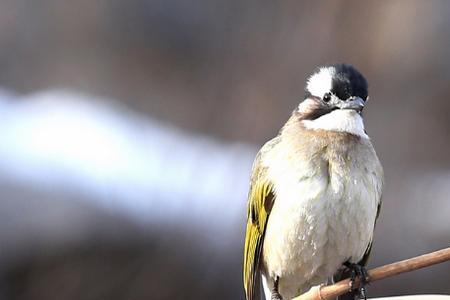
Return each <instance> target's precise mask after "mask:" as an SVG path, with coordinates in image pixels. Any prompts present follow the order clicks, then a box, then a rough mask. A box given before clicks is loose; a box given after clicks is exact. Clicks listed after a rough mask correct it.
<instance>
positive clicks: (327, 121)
mask: <svg viewBox="0 0 450 300" xmlns="http://www.w3.org/2000/svg"><path fill="white" fill-rule="evenodd" d="M302 123H303V125H304V126H305V127H306V128H308V129H322V130H331V131H342V132H348V133H351V134H355V135H358V136H360V137H363V138H367V139H368V138H369V136H368V135H367V134H366V133H365V131H364V122H363V119H362V117H361V115H360V114H358V113H357V112H356V111H354V110H351V109H338V110H334V111H332V112H330V113H328V114H325V115H323V116H321V117H320V118H317V119H315V120H303V121H302Z"/></svg>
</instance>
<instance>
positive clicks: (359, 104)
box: [337, 97, 364, 113]
mask: <svg viewBox="0 0 450 300" xmlns="http://www.w3.org/2000/svg"><path fill="white" fill-rule="evenodd" d="M337 106H338V107H339V108H340V109H353V110H355V111H356V112H358V113H360V112H361V111H362V110H363V108H364V100H363V99H362V98H360V97H352V98H350V99H348V100H347V101H340V102H339V104H338V105H337Z"/></svg>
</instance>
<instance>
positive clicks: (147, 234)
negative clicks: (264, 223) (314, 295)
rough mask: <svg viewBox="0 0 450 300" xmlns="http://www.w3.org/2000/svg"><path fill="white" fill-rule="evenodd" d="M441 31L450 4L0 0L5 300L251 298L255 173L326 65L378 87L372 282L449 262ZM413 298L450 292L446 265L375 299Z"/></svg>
mask: <svg viewBox="0 0 450 300" xmlns="http://www.w3.org/2000/svg"><path fill="white" fill-rule="evenodd" d="M449 15H450V2H448V1H445V0H442V1H437V0H434V1H408V0H404V1H329V2H319V1H283V2H282V3H281V2H279V3H275V2H270V1H245V2H242V1H235V0H232V1H197V2H195V3H193V2H190V1H182V0H174V1H137V0H130V1H118V0H109V1H107V0H99V1H88V0H80V1H56V0H41V1H26V0H15V1H13V0H11V1H9V0H2V1H1V2H0V87H1V88H2V90H3V92H2V93H3V94H4V96H3V98H2V97H0V99H4V100H2V101H0V104H1V105H0V108H1V110H0V112H1V113H0V116H1V120H2V121H1V124H3V125H2V126H3V129H1V130H0V162H1V171H0V197H1V198H0V200H1V201H0V202H1V206H0V227H1V229H0V299H110V300H111V299H169V298H171V299H174V298H183V299H208V298H209V299H243V292H242V287H241V266H240V263H241V250H242V239H243V234H244V233H243V231H244V223H245V201H246V195H245V194H246V189H247V181H248V176H249V172H250V165H251V160H252V158H253V157H254V155H255V153H256V151H257V148H258V147H259V146H260V145H261V144H262V143H264V142H265V141H266V140H268V139H270V138H271V137H273V136H274V135H275V134H276V133H277V131H278V129H279V128H280V127H281V126H282V124H283V123H284V122H285V120H286V119H287V118H288V116H289V114H290V112H291V111H292V109H293V108H294V107H295V106H296V105H297V104H298V102H299V101H301V100H302V98H303V88H304V82H305V79H306V77H307V75H308V74H309V73H311V72H312V70H314V68H315V67H317V66H319V65H323V64H327V63H335V62H346V63H351V64H353V65H355V66H356V67H357V68H358V69H360V70H361V71H362V73H364V74H365V75H366V77H367V79H368V81H369V89H370V90H369V94H370V102H369V104H368V107H367V109H366V111H365V123H366V128H367V131H368V132H369V134H370V136H371V138H372V140H373V142H374V144H375V146H376V149H377V152H378V155H379V156H380V159H381V160H382V163H383V165H384V167H385V173H386V190H385V194H384V204H383V211H382V215H381V220H380V221H379V223H378V224H379V225H378V226H377V229H376V237H375V246H374V250H373V254H372V261H371V263H370V265H371V266H377V265H381V264H385V263H389V262H392V261H396V260H400V259H404V258H408V257H410V256H415V255H418V254H421V253H424V252H427V251H432V250H435V249H439V248H444V247H448V246H449V242H450V155H449V150H450V101H449V100H448V95H449V94H450V85H449V82H450V58H449V55H450V18H449ZM61 91H62V92H61ZM68 120H71V122H72V123H70V126H69V125H65V124H66V123H65V122H68ZM111 120H113V121H114V120H115V121H114V122H116V121H117V122H119V123H120V124H121V125H120V126H119V127H115V125H114V126H113V125H112V124H116V123H114V122H113V121H111ZM43 124H46V125H47V126H48V127H45V126H44V125H43ZM41 125H42V126H41ZM66 126H69V127H66ZM78 126H80V127H78ZM58 128H60V129H61V130H60V131H55V130H56V129H58ZM66 128H70V130H66ZM98 128H101V130H100V129H98ZM74 133H76V134H74ZM72 134H74V135H72ZM44 137H45V138H44ZM88 137H92V138H88ZM106 137H112V139H113V140H114V141H116V142H115V143H113V144H112V145H113V146H111V147H110V146H109V145H110V144H108V143H107V141H109V139H107V138H106ZM103 138H105V140H103ZM102 143H103V144H102ZM105 143H106V144H105ZM55 145H56V146H55ZM102 145H103V146H104V148H102ZM105 145H107V146H105ZM161 145H164V147H162V146H161ZM160 146H161V147H162V148H161V150H158V149H159V148H158V147H160ZM2 147H3V148H2ZM18 149H19V150H18ZM69 150H70V151H69ZM36 153H39V155H37V154H36ZM79 153H82V154H80V155H79ZM92 153H98V155H97V154H96V156H95V157H92V156H91V154H92ZM111 153H112V154H111ZM136 153H138V154H136ZM113 154H114V155H113ZM71 155H72V156H71ZM74 157H76V158H77V159H79V160H74ZM90 159H92V162H91V160H90ZM97 159H103V160H101V162H102V164H100V165H96V164H95V162H97V161H98V160H97ZM122 159H123V162H122V163H121V164H120V167H117V168H115V167H114V168H113V167H112V166H115V163H117V162H118V161H122ZM118 165H119V164H118ZM130 165H131V166H132V167H130ZM31 170H32V171H31ZM91 175H92V177H91ZM199 190H201V191H200V192H199ZM112 199H113V200H112ZM173 203H176V205H175V204H173ZM192 203H194V204H192ZM172 204H173V205H172ZM130 207H131V208H130ZM192 207H194V208H192ZM192 210H194V211H195V212H192ZM193 224H194V225H193ZM411 293H450V265H449V264H448V263H447V264H442V265H439V266H435V267H431V268H429V269H426V270H421V271H416V272H413V273H411V274H407V275H401V276H398V277H395V278H392V279H389V280H385V281H382V282H379V283H375V284H373V285H372V286H371V287H370V290H369V295H370V296H371V297H374V296H388V295H398V294H411Z"/></svg>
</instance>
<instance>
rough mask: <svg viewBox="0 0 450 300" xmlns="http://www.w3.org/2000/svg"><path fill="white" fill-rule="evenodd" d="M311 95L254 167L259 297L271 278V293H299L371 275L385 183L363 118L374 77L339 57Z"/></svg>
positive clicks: (248, 250) (252, 209)
mask: <svg viewBox="0 0 450 300" xmlns="http://www.w3.org/2000/svg"><path fill="white" fill-rule="evenodd" d="M305 92H306V95H305V98H304V100H303V101H302V102H301V103H300V104H299V105H298V107H297V108H296V109H295V110H294V112H293V113H292V115H291V117H290V118H289V120H288V121H287V122H286V124H285V125H284V126H283V128H282V129H281V130H280V132H279V134H278V136H276V137H275V138H274V139H272V140H270V141H268V142H267V143H266V144H265V145H264V146H263V147H262V148H261V150H260V151H259V152H258V154H257V156H256V159H255V162H254V165H253V170H252V176H251V184H250V191H249V198H248V215H247V217H248V221H247V231H246V237H245V249H244V266H243V275H244V288H245V293H246V298H247V300H255V299H256V298H257V295H258V294H259V288H258V286H259V281H260V280H261V279H262V283H263V288H264V294H265V296H266V299H267V300H268V299H291V298H293V297H295V296H298V295H299V294H301V293H303V292H305V291H307V290H308V289H309V288H311V287H312V286H314V285H318V284H322V283H326V282H327V281H328V280H330V278H332V277H333V275H335V274H337V272H341V271H342V270H351V271H352V272H351V273H352V274H353V275H354V274H356V275H358V276H361V279H362V280H364V279H365V276H366V273H365V269H364V265H365V264H366V262H367V258H368V255H369V253H370V250H371V247H372V238H373V232H374V227H375V222H376V219H377V217H378V214H379V210H380V206H381V193H382V187H383V169H382V166H381V164H380V161H379V160H378V157H377V155H376V153H375V150H374V148H373V146H372V143H371V141H370V138H369V137H368V135H367V133H366V131H365V129H364V123H363V118H362V110H363V108H364V105H365V103H366V101H367V99H368V91H367V82H366V79H365V78H364V77H363V75H361V73H360V72H358V70H356V69H355V68H354V67H352V66H350V65H346V64H336V65H330V66H325V67H321V68H318V69H317V70H316V72H314V74H312V75H311V76H310V77H309V78H308V80H307V84H306V88H305ZM359 292H360V293H361V292H363V290H360V291H359Z"/></svg>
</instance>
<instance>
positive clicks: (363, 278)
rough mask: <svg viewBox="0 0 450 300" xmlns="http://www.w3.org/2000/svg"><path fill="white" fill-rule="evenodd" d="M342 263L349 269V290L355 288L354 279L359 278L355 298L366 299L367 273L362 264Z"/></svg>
mask: <svg viewBox="0 0 450 300" xmlns="http://www.w3.org/2000/svg"><path fill="white" fill-rule="evenodd" d="M344 265H345V266H346V267H347V268H348V269H349V270H350V272H351V273H350V291H353V290H354V289H355V280H356V278H359V288H358V294H357V296H358V298H357V299H364V300H366V299H367V289H366V287H367V286H368V285H369V279H370V278H369V273H368V272H367V269H366V268H365V267H364V266H361V265H358V264H354V263H350V262H346V263H344Z"/></svg>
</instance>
